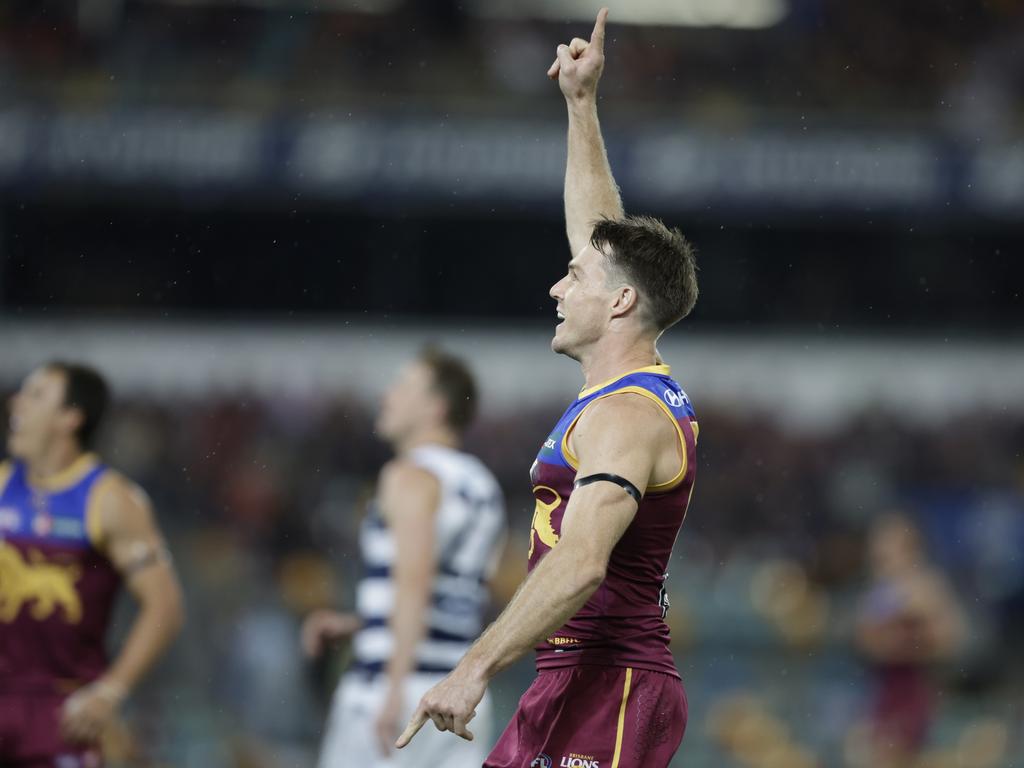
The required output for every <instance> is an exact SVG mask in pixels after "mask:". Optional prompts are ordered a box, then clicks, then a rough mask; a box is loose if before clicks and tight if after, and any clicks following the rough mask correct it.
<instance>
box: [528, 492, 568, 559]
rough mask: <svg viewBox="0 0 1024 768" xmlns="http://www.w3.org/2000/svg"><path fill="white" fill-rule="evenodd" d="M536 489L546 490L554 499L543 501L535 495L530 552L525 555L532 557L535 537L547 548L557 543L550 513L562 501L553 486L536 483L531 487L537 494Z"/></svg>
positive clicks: (535, 541) (535, 542)
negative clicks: (534, 486) (536, 484)
mask: <svg viewBox="0 0 1024 768" xmlns="http://www.w3.org/2000/svg"><path fill="white" fill-rule="evenodd" d="M538 491H547V492H548V493H550V494H552V495H553V496H554V497H555V499H554V501H549V502H544V501H541V500H540V496H537V504H536V506H535V507H534V508H533V527H532V528H531V529H530V554H529V555H527V557H533V550H534V547H535V546H536V544H537V539H540V540H541V541H542V542H543V543H544V544H546V545H547V546H548V547H549V548H550V547H553V546H555V544H557V543H558V534H557V533H555V527H554V526H553V525H551V513H552V512H554V511H555V510H556V509H558V505H559V504H561V503H562V497H561V496H559V495H558V493H557V492H556V491H555V490H554V489H553V488H548V487H547V486H546V485H538V486H537V487H536V488H534V489H533V492H534V494H537V492H538Z"/></svg>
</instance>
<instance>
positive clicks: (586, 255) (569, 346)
mask: <svg viewBox="0 0 1024 768" xmlns="http://www.w3.org/2000/svg"><path fill="white" fill-rule="evenodd" d="M616 292H617V291H616V288H615V287H610V286H609V280H608V261H607V258H606V257H605V255H604V254H602V253H601V252H600V251H598V250H597V249H596V248H595V247H594V246H593V245H590V244H588V245H587V247H586V248H584V249H583V250H582V251H580V253H579V254H578V255H577V256H576V257H575V258H573V260H572V261H570V262H569V270H568V273H567V274H566V275H565V277H563V278H562V279H561V280H559V281H558V282H557V283H555V284H554V285H553V286H551V290H550V291H549V293H550V294H551V298H553V299H554V300H555V302H556V305H555V311H556V312H557V316H558V319H559V320H560V321H561V322H559V323H558V325H556V326H555V337H554V338H553V339H552V340H551V349H552V350H553V351H555V352H557V353H559V354H561V355H568V356H569V357H571V358H574V359H576V360H578V359H579V358H580V355H581V354H582V353H583V351H584V350H585V349H586V348H587V347H588V346H590V345H591V344H593V343H594V342H596V341H597V340H598V339H600V338H601V336H602V335H603V334H604V332H605V331H606V330H607V328H608V324H609V323H610V322H611V319H612V307H613V305H614V303H615V296H616Z"/></svg>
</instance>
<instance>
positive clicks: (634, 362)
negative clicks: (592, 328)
mask: <svg viewBox="0 0 1024 768" xmlns="http://www.w3.org/2000/svg"><path fill="white" fill-rule="evenodd" d="M601 341H615V339H614V338H610V337H608V336H605V337H604V338H603V339H602V340H601ZM662 363H663V361H662V359H661V355H660V354H658V348H657V345H656V340H655V339H635V340H632V341H631V342H630V343H629V344H628V345H622V344H605V345H602V344H601V342H598V344H597V345H595V347H594V348H593V349H591V350H589V352H588V354H587V355H586V356H585V357H583V358H582V359H580V367H581V368H582V369H583V381H584V386H583V388H584V389H590V388H591V387H596V386H597V385H599V384H602V383H604V382H606V381H611V380H613V379H618V378H621V377H622V376H625V375H626V374H627V373H629V372H630V371H635V370H637V369H638V368H647V367H649V366H652V365H661V364H662Z"/></svg>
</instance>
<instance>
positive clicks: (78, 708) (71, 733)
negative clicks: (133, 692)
mask: <svg viewBox="0 0 1024 768" xmlns="http://www.w3.org/2000/svg"><path fill="white" fill-rule="evenodd" d="M123 698H124V694H123V693H121V692H120V690H119V689H118V688H117V687H116V686H114V685H112V684H110V683H106V682H104V681H102V680H97V681H96V682H94V683H90V684H89V685H86V686H83V687H81V688H79V689H78V690H77V691H75V692H74V693H73V694H71V695H70V696H68V698H67V699H66V700H65V701H64V707H63V709H62V710H61V717H60V730H61V736H62V737H63V738H64V739H65V740H66V741H70V742H74V743H91V742H95V741H97V740H98V739H99V737H100V734H102V733H103V730H104V728H106V726H107V725H108V724H109V723H110V722H111V721H112V720H113V719H114V717H115V716H116V715H117V711H118V709H119V708H120V706H121V701H122V699H123Z"/></svg>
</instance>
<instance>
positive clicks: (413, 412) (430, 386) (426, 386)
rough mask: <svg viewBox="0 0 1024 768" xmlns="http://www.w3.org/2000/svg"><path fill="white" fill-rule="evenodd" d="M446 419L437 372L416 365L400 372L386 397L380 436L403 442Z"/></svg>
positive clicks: (379, 421) (379, 431) (380, 420)
mask: <svg viewBox="0 0 1024 768" xmlns="http://www.w3.org/2000/svg"><path fill="white" fill-rule="evenodd" d="M442 417H443V410H442V404H441V398H440V397H439V396H438V394H437V393H436V392H435V391H434V375H433V372H432V371H431V370H430V368H429V367H428V366H427V365H425V364H424V363H421V362H419V361H416V362H412V363H409V364H408V365H406V366H405V367H404V368H403V369H402V370H401V371H400V372H399V374H398V376H397V377H396V378H395V379H394V381H393V382H392V383H391V387H390V388H389V389H388V390H387V391H386V392H385V393H384V397H383V399H382V401H381V407H380V413H379V414H378V416H377V434H378V435H380V436H381V437H383V438H384V439H385V440H389V441H396V440H402V439H403V438H405V437H408V436H409V435H410V434H413V433H415V432H417V431H418V430H421V429H424V428H427V427H430V426H433V425H434V424H435V422H436V421H438V420H439V419H440V418H442Z"/></svg>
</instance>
